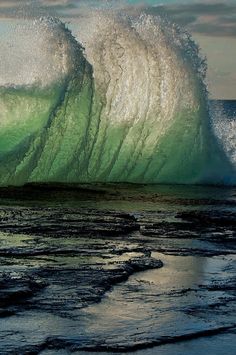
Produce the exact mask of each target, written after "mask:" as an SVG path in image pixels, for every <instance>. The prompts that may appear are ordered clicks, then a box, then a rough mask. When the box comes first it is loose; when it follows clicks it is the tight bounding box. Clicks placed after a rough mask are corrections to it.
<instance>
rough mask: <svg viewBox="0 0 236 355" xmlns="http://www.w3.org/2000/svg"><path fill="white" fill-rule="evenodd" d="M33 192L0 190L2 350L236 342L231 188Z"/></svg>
mask: <svg viewBox="0 0 236 355" xmlns="http://www.w3.org/2000/svg"><path fill="white" fill-rule="evenodd" d="M38 189H42V187H37V189H36V191H35V189H34V188H33V187H32V186H31V187H30V193H29V188H28V190H27V189H26V191H27V193H26V192H25V195H24V190H22V189H19V190H17V189H13V190H10V193H9V195H7V190H6V189H4V191H0V321H1V325H0V348H1V352H0V353H1V354H3V355H4V354H41V353H42V354H47V353H48V354H50V352H51V354H57V352H58V354H60V352H61V351H64V350H65V351H67V353H68V352H69V353H73V352H75V353H76V352H77V351H87V352H89V353H92V352H93V351H105V352H106V351H110V352H120V353H122V352H131V351H134V350H138V349H147V348H148V347H153V346H157V345H158V346H160V345H163V344H174V343H181V344H182V343H184V342H190V343H191V341H193V339H203V338H205V337H206V338H208V337H209V336H211V337H212V341H214V339H216V342H217V339H218V337H220V336H221V334H222V336H224V335H227V336H228V337H229V339H231V341H232V346H233V345H235V346H236V342H235V340H234V341H233V340H232V339H235V332H236V317H235V314H236V313H235V312H236V277H235V275H236V222H235V221H236V201H235V197H234V196H235V192H234V191H233V190H230V191H221V190H220V191H219V193H218V195H217V196H218V197H219V196H220V197H221V199H219V198H217V199H215V198H214V194H215V190H214V191H213V192H212V195H213V196H212V195H210V196H207V197H206V198H205V199H204V198H203V197H202V196H201V194H200V192H201V190H200V192H199V190H198V191H197V194H196V192H194V191H190V193H189V194H187V196H186V194H185V195H183V192H182V190H181V191H179V190H177V192H175V194H173V191H172V190H171V191H169V190H168V191H167V192H166V191H164V192H163V190H161V191H157V192H156V191H155V192H153V191H145V189H141V190H140V189H138V190H135V189H134V188H133V187H132V188H129V187H127V186H126V187H125V188H123V190H122V189H121V191H117V190H113V189H112V187H109V188H108V189H107V190H106V189H105V188H104V187H99V188H98V189H96V190H95V191H94V190H93V189H92V190H91V189H88V188H86V189H85V190H83V189H82V192H81V189H79V190H75V193H74V197H73V198H72V197H71V194H72V192H73V189H72V190H71V189H69V192H68V190H67V189H66V190H65V187H63V189H62V191H61V190H60V189H59V190H58V189H56V195H53V196H54V197H53V196H51V197H50V198H48V199H45V198H44V199H43V198H42V196H41V195H40V194H39V195H40V197H39V198H37V196H38ZM32 191H33V192H32ZM46 191H49V192H50V193H52V191H53V190H50V189H49V188H48V190H47V189H46ZM44 193H45V191H44ZM14 194H15V195H16V198H14ZM202 194H203V195H204V194H205V190H204V191H203V192H202ZM24 196H25V198H24ZM75 196H76V197H75ZM81 196H82V197H81ZM86 196H87V198H86ZM158 196H159V199H158ZM76 198H77V203H76ZM65 201H66V202H65ZM124 201H126V204H125V205H124V204H123V203H124ZM140 201H142V202H141V203H140ZM150 201H151V203H150ZM107 207H109V208H107ZM110 207H111V208H110ZM195 341H196V340H195ZM199 341H200V340H199ZM163 349H164V348H163ZM219 349H220V348H219ZM153 351H154V352H153V353H156V352H155V351H156V350H153ZM183 353H184V352H183ZM166 354H169V353H168V352H166ZM186 354H187V352H186ZM214 354H215V353H214ZM232 354H233V352H232Z"/></svg>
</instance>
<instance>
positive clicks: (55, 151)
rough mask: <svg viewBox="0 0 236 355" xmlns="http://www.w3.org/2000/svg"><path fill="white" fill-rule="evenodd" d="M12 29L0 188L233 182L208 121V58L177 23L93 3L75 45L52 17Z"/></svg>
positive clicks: (0, 92)
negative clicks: (39, 184) (33, 184)
mask: <svg viewBox="0 0 236 355" xmlns="http://www.w3.org/2000/svg"><path fill="white" fill-rule="evenodd" d="M10 37H11V38H12V42H11V43H12V47H13V48H12V47H11V48H10V49H9V48H7V50H4V53H5V57H4V59H5V60H4V61H2V62H1V63H3V64H1V67H0V69H1V72H3V73H4V75H2V76H1V79H0V85H1V87H0V107H1V121H0V185H22V184H25V183H28V182H66V183H72V182H132V183H147V184H148V183H165V184H172V183H173V184H234V183H235V164H234V162H233V161H232V159H231V158H230V156H229V155H230V154H229V151H227V149H225V146H224V144H222V140H220V139H218V138H217V137H216V135H215V132H216V131H215V130H214V129H213V127H212V123H211V119H210V112H209V107H208V97H207V90H206V86H205V84H204V81H205V73H206V63H205V61H204V60H203V59H202V58H201V56H200V55H199V49H198V46H197V45H196V44H195V43H194V42H193V40H192V39H191V37H190V35H188V34H187V33H186V32H184V31H182V30H181V29H180V28H179V27H178V26H176V25H174V24H172V23H170V22H168V21H167V20H166V19H163V18H161V17H159V16H151V15H146V14H132V15H131V14H124V13H120V12H118V11H117V12H112V11H106V12H104V11H96V12H93V13H90V15H88V16H84V17H83V18H81V21H80V26H79V32H78V34H77V36H76V37H77V38H78V39H79V40H78V41H77V40H76V39H75V37H73V35H72V34H71V32H70V31H69V30H68V29H67V28H66V26H65V25H64V24H63V23H62V22H60V21H59V20H57V19H54V18H41V19H38V20H34V21H31V22H30V24H27V25H25V24H24V25H20V31H19V29H17V31H15V32H14V33H13V35H11V36H10ZM10 37H9V38H10ZM13 38H14V40H13ZM29 49H30V51H31V52H33V54H32V55H30V54H29ZM12 51H13V52H12ZM10 53H14V54H17V55H10ZM13 67H14V68H16V70H15V74H14V75H13V71H12V70H11V69H12V68H13ZM16 73H17V75H16ZM231 155H232V154H231Z"/></svg>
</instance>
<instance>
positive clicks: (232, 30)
mask: <svg viewBox="0 0 236 355" xmlns="http://www.w3.org/2000/svg"><path fill="white" fill-rule="evenodd" d="M32 3H35V4H36V5H37V4H39V5H40V6H43V7H44V9H46V11H47V12H49V13H50V14H55V15H57V16H58V17H61V18H62V20H63V17H66V19H67V21H68V18H69V17H70V16H72V17H73V16H74V17H75V16H77V14H78V12H79V7H80V5H81V4H84V3H86V4H91V3H94V4H96V5H98V4H99V5H101V4H102V5H104V4H105V5H108V6H109V5H110V4H111V3H113V4H119V5H121V4H123V3H124V4H125V3H126V4H127V3H129V4H134V3H135V4H136V3H139V4H142V5H144V6H147V7H148V11H150V12H152V13H163V14H164V15H165V16H168V17H170V18H171V19H172V20H173V21H174V22H176V23H178V24H179V25H181V26H184V27H185V28H186V29H187V30H188V31H189V32H190V33H191V34H192V35H193V38H194V39H195V40H196V41H197V42H198V44H199V45H200V47H201V49H202V52H203V54H204V55H206V57H207V60H208V77H207V78H208V84H209V91H210V94H211V97H212V98H219V99H236V0H221V1H220V0H121V1H119V0H117V1H115V0H113V1H109V0H87V1H86V0H0V19H4V18H11V17H14V15H15V13H16V11H18V9H19V6H21V11H22V5H23V8H27V6H28V4H32ZM18 12H19V11H18ZM0 30H1V20H0Z"/></svg>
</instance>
